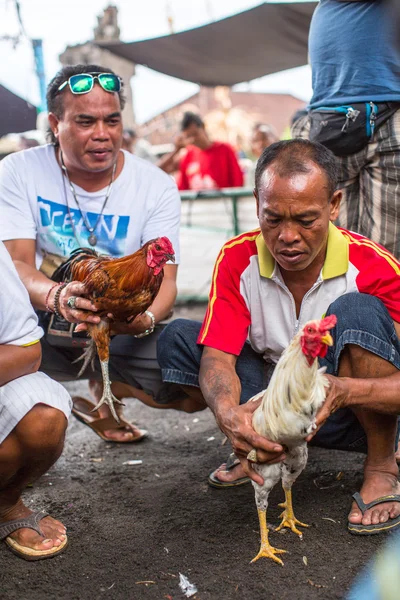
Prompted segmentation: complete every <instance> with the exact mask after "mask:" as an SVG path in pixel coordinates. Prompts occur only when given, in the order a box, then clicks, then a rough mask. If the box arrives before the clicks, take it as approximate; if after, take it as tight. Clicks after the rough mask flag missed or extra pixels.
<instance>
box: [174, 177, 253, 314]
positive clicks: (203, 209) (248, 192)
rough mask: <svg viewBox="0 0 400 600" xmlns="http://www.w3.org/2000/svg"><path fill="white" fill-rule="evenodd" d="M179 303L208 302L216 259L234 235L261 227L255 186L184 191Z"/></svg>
mask: <svg viewBox="0 0 400 600" xmlns="http://www.w3.org/2000/svg"><path fill="white" fill-rule="evenodd" d="M180 195H181V199H182V217H181V260H180V267H179V270H178V303H180V304H182V303H188V302H205V301H207V298H208V292H209V288H210V283H211V276H212V272H213V268H214V263H215V260H216V259H217V256H218V253H219V251H220V249H221V247H222V246H223V244H224V243H225V242H226V241H228V240H229V239H230V238H232V237H235V236H237V235H239V234H240V233H243V232H244V231H249V230H251V229H255V228H256V227H257V226H258V220H257V215H256V202H255V199H254V198H253V190H252V188H223V189H219V190H202V191H194V190H189V191H184V192H181V193H180Z"/></svg>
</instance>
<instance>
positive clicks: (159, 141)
mask: <svg viewBox="0 0 400 600" xmlns="http://www.w3.org/2000/svg"><path fill="white" fill-rule="evenodd" d="M304 107H305V103H304V102H303V101H302V100H299V99H298V98H295V97H294V96H291V95H289V94H267V93H258V92H257V93H256V92H254V93H253V92H235V91H232V89H231V88H228V87H222V86H221V87H215V88H209V87H201V88H200V90H199V92H198V93H197V94H194V95H193V96H191V97H190V98H187V99H186V100H184V101H182V102H180V103H179V104H176V105H175V106H173V107H171V108H169V109H167V110H165V111H164V112H162V113H160V114H159V115H157V116H155V117H153V118H152V119H150V120H148V121H146V122H145V123H143V124H142V125H140V126H138V127H137V130H138V133H139V135H140V136H141V137H142V138H145V139H146V140H147V141H149V142H150V143H151V144H152V145H155V146H159V145H164V144H168V143H170V142H171V141H172V140H173V139H174V137H175V135H176V134H177V133H178V132H179V125H180V121H181V119H182V115H183V113H184V112H185V111H192V112H196V113H198V114H199V115H200V116H201V117H202V119H203V120H204V122H205V124H206V127H207V131H208V132H209V133H210V136H211V137H212V138H213V139H218V140H220V141H225V142H229V143H230V144H232V145H233V146H234V147H235V148H237V149H238V150H241V149H243V148H244V149H245V150H247V149H248V147H249V145H250V137H251V135H252V132H253V128H254V126H255V125H256V124H258V123H265V124H270V125H272V126H273V127H274V129H275V130H276V131H277V133H278V136H279V137H282V135H283V134H284V131H285V129H286V128H287V127H288V125H290V122H291V119H292V117H293V115H294V113H295V112H296V111H298V110H300V109H303V108H304Z"/></svg>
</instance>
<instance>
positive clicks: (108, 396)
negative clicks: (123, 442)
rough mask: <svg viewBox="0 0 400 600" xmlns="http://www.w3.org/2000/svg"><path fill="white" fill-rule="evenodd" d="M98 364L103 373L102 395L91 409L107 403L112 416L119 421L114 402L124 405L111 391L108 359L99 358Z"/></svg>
mask: <svg viewBox="0 0 400 600" xmlns="http://www.w3.org/2000/svg"><path fill="white" fill-rule="evenodd" d="M100 366H101V372H102V375H103V395H102V397H101V399H100V402H99V403H98V404H96V406H95V407H94V408H93V411H95V410H97V409H99V408H100V406H103V404H107V406H108V407H109V409H110V412H111V414H112V416H113V417H114V419H115V420H116V421H117V423H119V422H120V420H119V416H118V415H117V411H116V410H115V406H114V404H122V406H124V403H123V402H121V400H118V398H116V397H115V396H114V394H113V393H112V391H111V381H110V377H109V374H108V359H107V360H104V361H103V360H101V361H100Z"/></svg>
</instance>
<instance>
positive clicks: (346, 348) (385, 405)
mask: <svg viewBox="0 0 400 600" xmlns="http://www.w3.org/2000/svg"><path fill="white" fill-rule="evenodd" d="M336 188H337V169H336V162H335V157H334V156H333V154H332V153H331V152H330V151H329V150H327V149H326V148H325V147H324V146H322V145H320V144H315V143H312V142H309V141H307V140H301V139H294V140H288V141H284V142H278V143H276V144H273V145H272V146H270V147H268V148H267V149H266V150H265V151H264V153H263V154H262V156H261V158H260V160H259V161H258V164H257V169H256V187H255V197H256V200H257V211H258V217H259V222H260V229H258V230H256V231H252V232H249V233H244V234H242V235H239V236H238V237H236V238H234V239H233V240H230V241H229V242H227V243H226V244H225V245H224V247H223V248H222V250H221V252H220V254H219V256H218V258H217V261H216V265H215V269H214V274H213V279H212V285H211V291H210V301H209V306H208V310H207V313H206V316H205V319H204V322H203V324H202V325H201V324H200V323H195V322H191V321H185V320H182V319H180V320H177V321H174V322H173V323H171V324H170V325H169V326H168V327H167V329H166V331H165V332H164V333H163V335H162V336H161V337H160V340H159V362H160V365H161V368H162V372H163V379H164V381H165V382H167V383H169V384H170V386H171V385H172V384H174V386H175V388H170V390H169V391H170V392H172V390H173V389H175V390H176V389H177V386H179V389H180V390H182V389H183V390H184V392H185V393H186V394H187V395H188V396H189V397H190V398H192V401H193V403H194V404H193V406H192V409H195V408H197V409H201V408H204V407H205V406H209V407H210V408H211V410H212V411H213V413H214V415H215V418H216V421H217V423H218V425H219V427H220V428H221V430H222V431H223V432H224V433H225V434H226V436H227V437H228V438H229V440H230V442H231V443H232V446H233V449H234V453H235V455H236V459H235V461H233V462H232V464H231V465H229V466H228V467H226V466H225V465H223V466H222V468H220V469H217V470H216V471H215V472H213V473H212V474H211V475H210V478H209V483H210V484H211V485H213V486H215V487H228V486H232V485H237V484H241V483H245V482H246V481H248V478H251V479H252V480H253V481H255V482H257V483H260V484H262V478H261V477H260V476H259V475H258V474H257V473H256V472H255V471H254V470H253V469H252V467H251V463H250V462H249V461H248V460H247V454H248V452H249V451H250V450H251V449H253V448H254V449H256V450H257V457H258V460H259V461H261V462H277V461H282V460H284V451H283V448H282V446H280V445H279V444H276V443H272V442H270V441H269V440H267V439H265V438H263V437H261V436H259V435H258V434H257V433H256V432H255V431H254V430H253V428H252V424H251V423H252V414H253V412H254V410H255V408H256V407H257V406H258V403H257V402H251V403H249V404H248V405H247V404H246V402H247V400H249V399H250V398H251V397H252V396H254V395H255V394H256V393H258V392H260V391H261V390H263V389H264V388H265V387H267V385H268V381H269V379H270V377H271V374H272V372H273V369H274V365H275V364H276V363H277V361H278V360H279V357H280V355H281V354H282V352H283V350H284V349H285V348H286V346H287V345H288V344H289V343H290V341H291V339H292V338H293V336H294V335H295V334H296V332H297V331H298V330H299V329H300V328H301V327H302V326H303V325H304V323H305V322H307V321H309V320H311V319H320V318H321V317H322V316H323V315H324V314H326V313H328V314H330V313H334V314H336V316H337V319H338V323H337V325H336V327H335V330H334V333H333V335H334V339H335V346H334V348H333V349H332V350H330V351H329V352H328V354H327V357H326V358H325V359H321V360H320V363H321V365H323V366H326V368H327V373H328V379H329V383H330V388H329V391H328V393H327V399H326V402H325V404H324V406H323V408H322V409H321V411H320V414H319V415H318V416H317V424H318V425H319V426H320V428H319V430H318V431H317V432H316V434H315V435H314V437H313V440H312V443H314V444H315V445H319V446H323V447H327V448H338V449H342V450H358V451H362V452H365V453H366V454H367V460H366V463H365V471H364V482H363V485H362V488H361V491H360V494H361V501H360V502H359V503H358V505H357V504H356V502H354V504H353V507H352V509H351V512H350V515H349V521H348V529H349V531H350V532H351V533H356V534H363V533H377V532H378V531H382V530H386V529H391V528H394V527H396V526H398V525H400V486H399V484H398V483H397V476H398V468H397V464H396V457H395V446H396V443H397V438H398V434H397V422H398V417H397V416H398V414H400V391H399V390H400V341H399V336H400V264H399V263H398V262H397V261H396V259H395V258H394V257H393V256H392V255H391V254H390V253H389V252H388V251H387V250H385V249H384V248H383V247H381V246H379V245H378V244H375V243H373V242H371V241H370V240H369V239H367V238H365V237H362V236H360V235H358V234H356V233H353V232H350V231H346V230H344V229H339V228H337V227H335V226H334V225H333V224H332V222H333V221H334V220H335V219H336V218H337V215H338V211H339V205H340V200H341V197H342V192H341V191H340V190H337V189H336ZM160 401H162V398H160ZM331 413H333V414H331ZM321 425H323V426H322V427H321ZM377 498H380V499H381V498H382V500H381V501H380V502H379V503H378V504H377V505H376V506H375V505H374V506H372V504H373V503H374V501H376V499H377ZM365 505H366V506H365Z"/></svg>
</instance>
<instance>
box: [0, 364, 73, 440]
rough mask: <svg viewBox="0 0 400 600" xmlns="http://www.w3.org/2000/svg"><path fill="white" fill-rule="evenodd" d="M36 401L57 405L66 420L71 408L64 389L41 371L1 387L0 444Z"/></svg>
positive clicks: (69, 398) (70, 402)
mask: <svg viewBox="0 0 400 600" xmlns="http://www.w3.org/2000/svg"><path fill="white" fill-rule="evenodd" d="M36 404H46V405H48V406H51V407H52V408H58V410H61V412H63V413H64V414H65V417H66V419H67V420H68V417H69V415H70V413H71V408H72V400H71V396H70V395H69V394H68V392H67V390H66V389H65V388H64V387H63V386H62V385H61V384H60V383H57V381H54V379H50V377H48V376H47V375H45V374H44V373H41V372H40V371H38V372H37V373H31V374H30V375H24V376H23V377H18V379H14V380H13V381H10V382H9V383H6V384H5V385H3V386H2V387H0V444H1V443H2V442H3V441H4V440H5V439H6V437H7V436H8V435H9V434H10V433H11V432H12V430H13V429H14V428H15V427H16V426H17V425H18V423H19V422H20V421H21V419H23V418H24V417H25V415H26V414H27V413H28V412H29V411H30V410H31V409H32V408H33V407H34V406H35V405H36Z"/></svg>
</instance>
